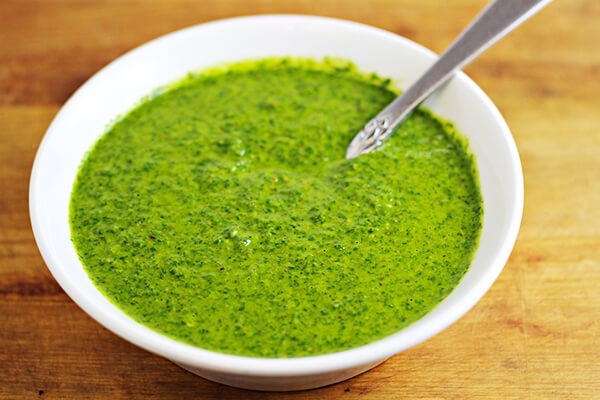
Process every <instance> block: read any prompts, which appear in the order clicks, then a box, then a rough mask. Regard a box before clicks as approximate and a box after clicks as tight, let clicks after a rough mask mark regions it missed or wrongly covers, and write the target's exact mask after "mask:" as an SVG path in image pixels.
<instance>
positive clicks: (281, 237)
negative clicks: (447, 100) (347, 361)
mask: <svg viewBox="0 0 600 400" xmlns="http://www.w3.org/2000/svg"><path fill="white" fill-rule="evenodd" d="M396 94H397V93H396V92H395V90H393V89H392V85H391V84H390V82H389V81H388V80H385V79H382V78H379V77H377V76H375V75H367V74H362V73H360V72H358V71H357V69H356V67H354V66H353V65H352V64H350V63H348V62H343V61H340V60H327V59H326V60H324V61H314V60H307V59H291V58H272V59H265V60H254V61H246V62H241V63H236V64H232V65H227V66H223V67H220V68H214V69H211V70H208V71H205V72H200V73H196V74H190V75H189V76H188V77H186V78H185V79H183V80H181V81H179V82H176V83H174V84H172V85H169V86H168V87H166V88H163V89H162V90H160V91H157V92H156V93H154V94H153V95H152V96H149V97H148V98H146V99H145V100H143V101H141V102H140V104H139V105H137V106H136V107H135V108H134V109H133V110H132V111H130V112H129V113H127V114H126V115H124V116H123V117H122V118H120V119H119V120H118V121H116V122H115V123H114V124H113V125H112V126H111V127H110V128H109V129H108V131H107V132H106V133H105V134H104V135H103V136H102V137H101V138H100V139H99V140H98V142H97V143H96V144H95V146H94V147H93V148H92V149H91V150H90V152H89V154H88V155H87V157H86V158H85V160H84V161H83V163H82V165H81V168H80V171H79V174H78V176H77V179H76V182H75V185H74V187H73V192H72V198H71V204H70V224H71V230H72V240H73V242H74V245H75V247H76V250H77V252H78V255H79V257H80V259H81V261H82V263H83V265H84V267H85V269H86V271H87V273H88V274H89V276H90V279H92V281H93V282H94V284H95V285H96V286H97V287H98V288H99V290H100V291H101V292H102V293H103V294H104V295H105V296H106V297H107V298H108V299H110V300H111V301H112V302H113V303H114V304H115V305H117V306H118V307H119V308H120V309H121V310H123V311H124V312H125V313H126V314H128V315H129V316H131V317H132V318H133V319H135V320H136V321H138V322H140V323H142V324H143V325H146V326H148V327H150V328H151V329H153V330H155V331H157V332H160V333H162V334H164V335H166V336H169V337H172V338H174V339H176V340H178V341H181V342H184V343H188V344H192V345H195V346H198V347H201V348H204V349H209V350H213V351H217V352H222V353H229V354H236V355H244V356H255V357H297V356H308V355H317V354H323V353H330V352H335V351H340V350H345V349H349V348H352V347H356V346H360V345H364V344H367V343H370V342H373V341H375V340H377V339H380V338H383V337H385V336H388V335H390V334H393V333H395V332H397V331H399V330H400V329H402V328H403V327H405V326H407V325H409V324H411V323H412V322H414V321H415V320H417V319H419V318H420V317H422V316H423V315H425V314H426V313H427V312H428V311H430V310H431V309H432V308H433V307H435V306H436V304H438V303H439V302H440V301H441V300H442V299H444V297H446V296H447V295H448V294H449V293H450V292H451V291H452V289H453V288H454V287H455V286H456V285H457V284H458V282H459V281H460V279H461V277H462V276H463V275H464V273H465V271H466V270H467V269H468V267H469V264H470V262H471V260H472V257H473V254H474V251H475V250H476V248H477V245H478V240H479V235H480V230H481V225H482V212H483V207H482V197H481V195H480V189H479V183H478V177H477V171H476V167H475V162H474V159H473V156H472V155H471V154H470V153H469V152H468V149H467V144H466V141H465V139H463V138H462V137H461V136H460V135H459V134H457V132H456V131H455V130H454V128H453V127H452V125H451V124H450V123H448V122H446V121H444V120H441V119H439V118H437V117H436V116H434V115H432V114H431V113H430V112H429V111H427V110H425V109H419V110H417V111H415V112H414V113H413V114H412V115H411V116H410V117H409V118H408V119H407V120H406V121H405V122H404V123H403V124H402V125H401V126H400V128H399V130H398V131H397V132H396V133H395V134H394V135H393V136H392V137H391V138H390V139H389V140H388V141H387V142H386V143H385V144H384V145H383V147H382V148H381V149H380V150H378V151H375V152H373V153H370V154H367V155H362V156H360V157H358V158H356V159H353V160H345V159H344V156H345V151H346V147H347V145H348V143H349V142H350V140H351V139H352V137H353V136H354V135H355V133H356V132H357V131H359V130H360V129H361V128H362V127H363V125H364V124H365V123H366V122H367V121H368V120H369V119H370V118H371V117H372V116H373V115H375V114H376V113H377V112H378V111H380V110H381V109H382V108H383V107H384V106H385V105H386V104H388V103H389V102H390V101H391V100H392V99H393V98H394V97H395V96H396Z"/></svg>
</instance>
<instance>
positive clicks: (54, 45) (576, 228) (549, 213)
mask: <svg viewBox="0 0 600 400" xmlns="http://www.w3.org/2000/svg"><path fill="white" fill-rule="evenodd" d="M484 3H485V1H484V0H453V1H451V2H446V1H442V0H373V1H366V0H365V1H361V0H348V1H342V0H318V1H310V0H281V1H275V0H222V1H217V0H210V1H191V0H175V1H167V0H161V1H150V0H127V1H121V0H103V1H75V0H73V1H68V0H55V1H41V0H37V1H36V0H28V1H18V0H2V1H1V2H0V191H1V196H0V398H1V399H36V398H43V399H135V398H143V399H150V398H157V399H190V398H197V399H229V398H246V399H255V398H267V399H279V398H290V399H291V398H300V399H355V398H361V399H369V398H372V399H392V398H411V399H446V398H448V399H450V398H452V399H470V398H486V399H487V398H498V399H593V398H594V399H598V398H600V361H599V358H600V357H599V356H600V341H599V337H600V326H599V323H598V319H599V318H600V211H599V210H600V207H599V206H600V107H599V105H600V102H599V100H598V98H599V97H600V45H599V44H598V43H600V23H598V21H599V20H600V3H599V2H597V1H593V0H592V1H587V0H568V1H557V2H555V3H553V4H551V5H550V6H548V7H547V8H546V9H545V10H543V11H542V12H541V13H540V14H539V15H537V16H536V17H535V18H534V19H533V20H531V21H530V22H528V23H527V24H526V25H524V26H523V27H521V28H519V29H518V30H517V31H515V32H514V33H512V34H511V35H510V36H509V37H508V38H507V39H505V40H504V41H503V42H501V43H499V44H498V45H496V46H495V47H494V48H492V49H491V50H489V51H488V52H487V53H486V54H484V55H483V56H482V58H480V59H479V60H477V61H476V62H475V63H473V64H472V65H471V66H469V67H468V68H467V69H466V72H467V73H468V74H469V75H470V76H471V77H472V78H473V79H474V80H475V81H476V82H477V83H478V84H479V85H480V86H481V87H482V88H483V89H484V90H485V91H486V92H487V93H488V94H489V95H490V97H491V98H492V99H493V100H494V101H495V102H496V104H497V105H498V107H499V109H500V111H501V112H502V113H503V115H504V116H505V118H506V120H507V122H508V124H509V125H510V127H511V129H512V131H513V133H514V136H515V139H516V141H517V144H518V146H519V149H520V153H521V157H522V161H523V168H524V173H525V186H526V187H525V193H526V196H525V213H524V219H523V224H522V229H521V232H520V236H519V239H518V241H517V244H516V247H515V249H514V252H513V254H512V256H511V258H510V260H509V262H508V264H507V266H506V268H505V270H504V271H503V273H502V274H501V276H500V278H499V279H498V281H497V282H496V283H495V284H494V286H493V287H492V289H491V290H490V291H489V292H488V293H487V294H486V296H485V297H484V298H483V300H482V301H481V302H480V303H478V305H477V306H476V307H475V308H474V309H473V310H471V311H470V312H469V313H468V314H467V315H466V316H465V317H464V318H462V319H461V320H460V321H459V322H457V323H456V324H454V325H453V326H452V327H450V328H449V329H447V330H446V331H444V332H443V333H441V334H439V335H437V336H436V337H434V338H433V339H431V340H429V341H427V342H425V343H423V344H421V345H419V346H417V347H415V348H413V349H411V350H409V351H406V352H404V353H402V354H399V355H397V356H395V357H393V358H392V359H390V360H389V361H387V362H386V363H384V364H383V365H381V366H379V367H377V368H376V369H374V370H372V371H370V372H368V373H366V374H363V375H361V376H359V377H356V378H354V379H352V380H349V381H346V382H343V383H340V384H337V385H333V386H330V387H326V388H322V389H318V390H313V391H305V392H296V393H288V394H282V393H260V392H250V391H243V390H238V389H233V388H229V387H226V386H222V385H218V384H215V383H212V382H209V381H206V380H203V379H201V378H198V377H196V376H194V375H192V374H190V373H187V372H185V371H183V370H182V369H180V368H178V367H176V366H175V365H173V364H172V363H170V362H169V361H166V360H164V359H162V358H160V357H158V356H155V355H152V354H149V353H147V352H145V351H143V350H140V349H138V348H136V347H134V346H132V345H130V344H129V343H127V342H125V341H123V340H121V339H119V338H118V337H116V336H115V335H113V334H112V333H111V332H109V331H107V330H105V329H104V328H103V327H101V326H100V325H99V324H97V323H96V322H94V321H93V320H92V319H91V318H89V317H88V316H87V315H86V314H85V313H84V312H82V311H81V310H80V309H79V308H78V307H77V306H76V305H75V304H74V303H73V302H72V301H71V300H70V299H69V298H68V297H67V296H66V295H65V293H64V292H63V291H62V290H61V288H60V287H59V286H58V285H57V283H56V282H55V281H54V279H53V278H52V276H51V275H50V273H49V272H48V270H47V269H46V267H45V265H44V262H43V260H42V258H41V257H40V255H39V253H38V251H37V249H36V246H35V243H34V240H33V235H32V232H31V228H30V224H29V219H28V205H27V200H28V199H27V190H28V178H29V174H30V168H31V165H32V162H33V158H34V155H35V151H36V148H37V146H38V144H39V142H40V140H41V138H42V135H43V134H44V132H45V130H46V128H47V126H48V124H49V123H50V121H51V120H52V118H53V117H54V115H55V114H56V112H57V111H58V109H59V108H60V107H61V105H62V104H63V103H64V102H65V101H66V100H67V98H68V97H69V96H70V95H71V94H72V93H73V91H74V90H75V89H76V88H77V87H78V86H79V85H81V84H82V83H83V82H84V81H85V80H86V79H88V78H89V77H90V76H92V75H93V74H94V73H95V72H96V71H97V70H98V69H99V68H101V67H102V66H103V65H105V64H106V63H108V62H109V61H111V60H112V59H114V58H116V57H117V56H119V55H121V54H123V53H124V52H126V51H128V50H130V49H132V48H133V47H135V46H137V45H139V44H141V43H143V42H145V41H147V40H149V39H152V38H154V37H156V36H158V35H161V34H164V33H167V32H170V31H173V30H176V29H179V28H182V27H185V26H189V25H193V24H196V23H200V22H205V21H210V20H214V19H219V18H225V17H232V16H236V15H244V14H257V13H303V14H318V15H327V16H334V17H338V18H344V19H350V20H355V21H359V22H363V23H367V24H371V25H374V26H377V27H381V28H384V29H387V30H390V31H393V32H396V33H399V34H401V35H404V36H406V37H408V38H410V39H413V40H415V41H417V42H420V43H422V44H424V45H425V46H427V47H429V48H431V49H433V50H434V51H437V52H440V51H442V50H443V49H444V48H445V47H446V46H447V45H448V44H449V41H450V40H451V38H453V37H454V36H455V35H456V34H457V33H458V32H459V31H460V30H461V29H462V27H463V26H464V25H465V24H466V23H467V22H468V21H469V20H470V19H471V18H472V17H473V16H474V15H475V14H476V13H477V11H478V10H479V9H480V8H481V7H482V6H483V5H484Z"/></svg>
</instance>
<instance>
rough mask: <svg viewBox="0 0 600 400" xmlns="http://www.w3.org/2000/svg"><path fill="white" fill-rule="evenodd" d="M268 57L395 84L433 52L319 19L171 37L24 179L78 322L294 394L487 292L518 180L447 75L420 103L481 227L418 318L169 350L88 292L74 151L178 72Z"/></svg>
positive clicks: (71, 109) (75, 114) (497, 137)
mask: <svg viewBox="0 0 600 400" xmlns="http://www.w3.org/2000/svg"><path fill="white" fill-rule="evenodd" d="M275 55H292V56H306V57H316V58H320V57H323V56H335V57H342V58H345V59H349V60H352V61H354V62H355V63H356V64H357V65H358V66H359V67H360V68H361V69H362V70H364V71H374V72H377V73H379V74H380V75H382V76H384V77H391V78H392V79H394V80H395V81H397V82H399V83H400V86H401V87H402V88H406V87H407V86H408V85H409V84H410V83H411V82H412V81H414V80H415V79H416V77H417V76H418V75H419V74H420V73H422V72H423V71H424V70H425V69H426V67H427V66H429V65H430V64H432V62H433V61H434V60H435V55H434V54H433V53H431V52H430V51H428V50H427V49H425V48H423V47H421V46H419V45H417V44H415V43H413V42H411V41H409V40H407V39H404V38H402V37H400V36H397V35H395V34H392V33H389V32H385V31H382V30H379V29H376V28H372V27H369V26H365V25H361V24H357V23H353V22H347V21H340V20H335V19H329V18H321V17H309V16H292V15H268V16H252V17H242V18H234V19H229V20H223V21H217V22H212V23H207V24H202V25H198V26H194V27H191V28H187V29H183V30H181V31H177V32H174V33H171V34H169V35H166V36H163V37H161V38H158V39H156V40H153V41H151V42H149V43H147V44H145V45H143V46H141V47H139V48H137V49H135V50H133V51H131V52H129V53H127V54H125V55H124V56H122V57H120V58H118V59H117V60H115V61H114V62H112V63H111V64H109V65H108V66H106V67H105V68H103V69H102V70H101V71H100V72H98V73H97V74H96V75H94V76H93V77H92V78H91V79H90V80H89V81H87V82H86V83H85V84H84V85H83V86H82V87H81V88H80V89H79V90H78V91H77V92H76V93H75V94H74V95H73V96H72V97H71V98H70V99H69V100H68V101H67V103H66V104H65V105H64V107H63V108H62V109H61V110H60V112H59V113H58V115H57V116H56V118H55V119H54V121H53V122H52V124H51V125H50V127H49V128H48V131H47V132H46V135H45V137H44V139H43V141H42V143H41V145H40V147H39V150H38V153H37V156H36V159H35V163H34V166H33V171H32V175H31V182H30V214H31V222H32V226H33V231H34V234H35V238H36V241H37V244H38V247H39V249H40V251H41V254H42V256H43V258H44V260H45V261H46V263H47V265H48V267H49V269H50V271H51V272H52V274H53V275H54V277H55V278H56V280H57V281H58V283H59V284H60V285H61V286H62V288H63V289H64V290H65V292H67V294H68V295H69V296H70V297H71V298H72V299H73V300H74V301H75V302H76V303H77V304H78V305H79V306H80V307H81V308H82V309H83V310H84V311H85V312H87V313H88V314H89V315H91V316H92V317H93V318H94V319H96V320H97V321H98V322H99V323H101V324H102V325H104V326H105V327H106V328H108V329H110V330H111V331H113V332H114V333H115V334H117V335H119V336H121V337H122V338H124V339H126V340H128V341H130V342H132V343H134V344H136V345H137V346H140V347H142V348H144V349H146V350H149V351H151V352H153V353H156V354H159V355H161V356H164V357H166V358H168V359H170V360H172V361H173V362H175V363H177V364H179V365H181V366H182V367H184V368H186V369H188V370H190V371H192V372H194V373H196V374H198V375H200V376H203V377H205V378H208V379H211V380H214V381H217V382H221V383H225V384H228V385H232V386H237V387H242V388H251V389H259V390H298V389H307V388H314V387H319V386H323V385H327V384H331V383H334V382H339V381H342V380H344V379H347V378H350V377H352V376H354V375H357V374H359V373H361V372H364V371H366V370H368V369H370V368H372V367H373V366H375V365H377V364H379V363H381V362H382V361H384V360H385V359H387V358H388V357H390V356H392V355H394V354H396V353H398V352H401V351H403V350H406V349H408V348H409V347H411V346H414V345H416V344H418V343H420V342H422V341H424V340H426V339H428V338H430V337H431V336H433V335H435V334H436V333H438V332H440V331H441V330H443V329H444V328H446V327H447V326H449V325H450V324H452V323H453V322H455V321H456V320H457V319H458V318H460V317H461V316H462V315H463V314H465V313H466V312H467V311H468V310H469V309H470V308H471V307H472V306H473V305H474V304H475V303H476V302H477V301H478V300H479V299H480V298H481V297H482V296H483V294H484V293H485V292H486V291H487V290H488V289H489V287H490V286H491V285H492V283H493V282H494V280H495V279H496V278H497V276H498V274H499V273H500V271H501V270H502V268H503V267H504V264H505V263H506V261H507V259H508V257H509V254H510V252H511V250H512V247H513V245H514V243H515V240H516V237H517V233H518V229H519V225H520V221H521V215H522V209H523V177H522V171H521V165H520V161H519V156H518V153H517V149H516V146H515V143H514V141H513V138H512V136H511V134H510V131H509V129H508V127H507V125H506V123H505V122H504V120H503V119H502V117H501V115H500V113H499V112H498V110H497V109H496V108H495V106H494V105H493V104H492V102H491V101H490V99H489V98H488V97H487V96H486V95H485V94H484V93H483V92H482V91H481V89H479V87H477V86H476V85H475V84H474V83H473V82H472V81H471V80H470V79H469V78H468V77H467V76H466V75H464V74H462V73H459V74H458V75H457V76H455V77H454V78H453V79H452V80H451V82H450V83H449V84H447V85H446V86H445V87H443V88H442V89H441V90H440V91H438V92H437V93H436V94H435V95H434V96H433V97H431V98H429V99H428V100H427V102H426V106H427V107H429V108H430V109H431V110H433V111H434V112H435V113H436V114H438V115H440V116H443V117H445V118H447V119H449V120H451V121H453V122H454V123H455V124H456V126H457V127H458V129H459V130H460V131H461V132H462V133H463V134H464V135H465V136H467V137H468V138H469V141H470V145H471V148H472V151H473V153H474V154H475V156H476V159H477V166H478V168H479V173H480V179H481V189H482V192H483V198H484V213H485V215H484V223H483V231H482V236H481V242H480V246H479V249H478V251H477V253H476V255H475V258H474V261H473V264H472V265H471V267H470V269H469V271H468V272H467V274H466V275H465V277H464V278H463V279H462V281H461V283H460V284H459V285H458V287H456V289H455V290H454V291H453V292H452V293H451V294H450V295H449V296H448V297H447V298H446V299H445V300H444V301H443V302H442V303H441V304H439V305H438V306H437V307H436V308H435V309H434V310H433V311H431V312H430V313H429V314H427V315H426V316H425V317H423V318H422V319H420V320H419V321H417V322H416V323H414V324H412V325H411V326H409V327H407V328H405V329H403V330H402V331H400V332H398V333H396V334H394V335H392V336H389V337H387V338H385V339H383V340H379V341H377V342H374V343H371V344H369V345H366V346H362V347H359V348H355V349H352V350H348V351H343V352H339V353H334V354H329V355H321V356H315V357H304V358H292V359H257V358H249V357H238V356H232V355H225V354H219V353H215V352H211V351H206V350H203V349H200V348H196V347H192V346H189V345H186V344H182V343H179V342H176V341H174V340H172V339H169V338H167V337H164V336H161V335H160V334H158V333H156V332H154V331H152V330H150V329H148V328H145V327H144V326H142V325H140V324H138V323H136V322H135V321H133V320H132V319H130V318H129V317H127V316H126V315H125V314H123V313H122V312H121V311H120V310H119V309H117V308H116V307H115V306H114V305H112V304H111V303H110V302H109V301H108V300H107V299H105V298H104V297H103V296H102V295H101V294H100V292H99V291H98V290H97V289H96V288H95V287H94V285H93V284H92V282H91V281H90V280H89V279H88V277H87V275H86V273H85V272H84V270H83V268H82V265H81V263H80V262H79V260H78V258H77V255H76V253H75V250H74V248H73V245H72V243H71V241H70V232H69V223H68V204H69V197H70V194H71V187H72V185H73V182H74V179H75V175H76V173H77V169H78V166H79V165H80V162H81V160H82V158H83V157H84V154H85V153H86V151H87V150H88V149H90V147H91V146H92V145H93V143H94V142H95V141H96V139H98V137H99V136H100V135H101V134H102V133H103V132H104V131H105V128H106V126H107V124H108V123H109V122H110V121H112V120H113V119H114V118H115V117H116V116H118V115H119V114H122V113H124V112H126V111H127V110H129V109H130V108H131V107H132V105H134V104H135V103H136V102H137V101H138V100H139V99H140V98H142V97H143V96H144V95H147V94H148V93H150V92H151V91H152V89H154V88H156V87H159V86H161V85H164V84H166V83H168V82H171V81H173V80H175V79H177V78H180V77H182V76H184V75H185V74H186V73H187V72H188V71H191V70H198V69H202V68H203V67H208V66H212V65H215V64H219V63H222V62H229V61H236V60H242V59H255V58H260V57H266V56H275Z"/></svg>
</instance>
